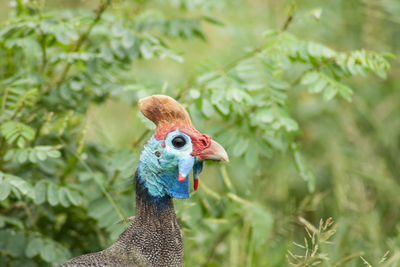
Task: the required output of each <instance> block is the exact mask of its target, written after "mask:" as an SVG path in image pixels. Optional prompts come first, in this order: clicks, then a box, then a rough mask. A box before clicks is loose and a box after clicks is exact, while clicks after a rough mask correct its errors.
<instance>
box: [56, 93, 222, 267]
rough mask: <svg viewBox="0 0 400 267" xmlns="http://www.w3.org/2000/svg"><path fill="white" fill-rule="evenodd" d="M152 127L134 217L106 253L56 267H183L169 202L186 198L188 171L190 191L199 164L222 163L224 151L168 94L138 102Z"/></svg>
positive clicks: (139, 176)
mask: <svg viewBox="0 0 400 267" xmlns="http://www.w3.org/2000/svg"><path fill="white" fill-rule="evenodd" d="M139 108H140V110H141V112H142V113H143V114H144V115H145V116H146V117H148V118H149V119H150V120H152V121H153V122H154V123H155V124H156V125H157V129H156V132H155V134H154V135H153V136H152V138H151V139H150V140H149V142H148V143H147V144H146V145H145V147H144V149H143V151H142V153H141V156H140V160H139V166H138V168H137V171H136V174H135V183H136V216H135V217H134V219H133V222H132V224H131V225H130V226H129V227H128V229H127V230H125V231H124V232H123V233H122V234H121V235H120V237H119V239H118V240H117V241H116V242H115V243H114V244H112V245H111V246H110V247H108V248H107V249H105V250H103V251H100V252H97V253H91V254H86V255H82V256H79V257H77V258H74V259H71V260H69V261H67V262H65V263H64V264H61V265H59V266H58V267H89V266H93V267H94V266H96V267H130V266H160V267H161V266H183V245H182V238H181V233H180V226H179V223H178V220H177V218H176V214H175V211H174V205H173V201H172V198H188V197H189V194H190V190H189V179H188V176H189V172H190V171H191V170H193V179H194V187H195V190H196V189H197V185H198V177H199V174H200V172H201V170H202V168H203V162H204V160H226V161H228V156H227V154H226V152H225V150H224V149H223V148H222V146H221V145H219V144H218V143H217V142H215V141H213V140H211V137H209V136H208V135H205V134H200V133H199V132H198V131H197V130H196V129H195V128H194V127H193V125H192V123H191V121H190V117H189V115H188V114H187V112H186V110H185V109H184V108H183V106H181V105H180V104H179V103H178V102H176V101H175V100H173V99H172V98H170V97H168V96H162V95H155V96H150V97H147V98H144V99H142V100H140V101H139Z"/></svg>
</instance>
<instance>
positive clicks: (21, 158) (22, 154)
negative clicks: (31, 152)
mask: <svg viewBox="0 0 400 267" xmlns="http://www.w3.org/2000/svg"><path fill="white" fill-rule="evenodd" d="M18 152H19V153H18V156H17V161H18V162H19V163H25V162H26V161H27V160H28V151H27V150H21V151H18Z"/></svg>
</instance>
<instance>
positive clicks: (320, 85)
mask: <svg viewBox="0 0 400 267" xmlns="http://www.w3.org/2000/svg"><path fill="white" fill-rule="evenodd" d="M327 84H328V81H327V80H325V79H323V78H321V77H320V78H318V79H317V80H316V81H315V82H314V83H312V84H311V85H310V86H309V88H308V91H309V92H310V93H320V92H321V91H322V90H324V88H325V87H326V85H327Z"/></svg>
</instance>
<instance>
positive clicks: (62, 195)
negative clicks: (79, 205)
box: [58, 187, 69, 207]
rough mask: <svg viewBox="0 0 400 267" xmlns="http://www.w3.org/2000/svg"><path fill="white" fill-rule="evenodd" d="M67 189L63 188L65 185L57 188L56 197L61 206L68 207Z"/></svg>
mask: <svg viewBox="0 0 400 267" xmlns="http://www.w3.org/2000/svg"><path fill="white" fill-rule="evenodd" d="M67 191H68V189H67V188H65V187H60V189H59V190H58V197H59V200H60V204H61V205H62V206H63V207H69V201H68V197H67Z"/></svg>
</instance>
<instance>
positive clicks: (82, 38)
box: [57, 0, 111, 84]
mask: <svg viewBox="0 0 400 267" xmlns="http://www.w3.org/2000/svg"><path fill="white" fill-rule="evenodd" d="M110 4H111V1H110V0H108V1H105V2H104V3H102V4H100V7H99V8H98V9H97V11H96V17H95V19H94V20H93V21H92V23H91V24H90V25H89V27H88V28H87V29H86V31H85V32H84V33H83V34H82V35H81V36H80V37H79V39H78V41H77V42H76V45H75V47H74V48H72V49H71V52H77V51H79V49H80V48H81V47H82V45H83V44H84V42H85V41H86V40H87V39H88V37H89V35H90V33H91V31H92V29H93V27H94V26H95V25H96V24H97V23H98V22H99V21H100V19H101V17H102V15H103V13H104V11H105V10H106V9H107V7H108V6H109V5H110ZM71 66H72V62H69V63H67V65H65V68H64V70H63V71H62V74H61V78H60V80H59V81H58V82H57V84H61V83H63V82H64V81H65V78H66V77H67V75H68V72H69V70H70V68H71Z"/></svg>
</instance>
